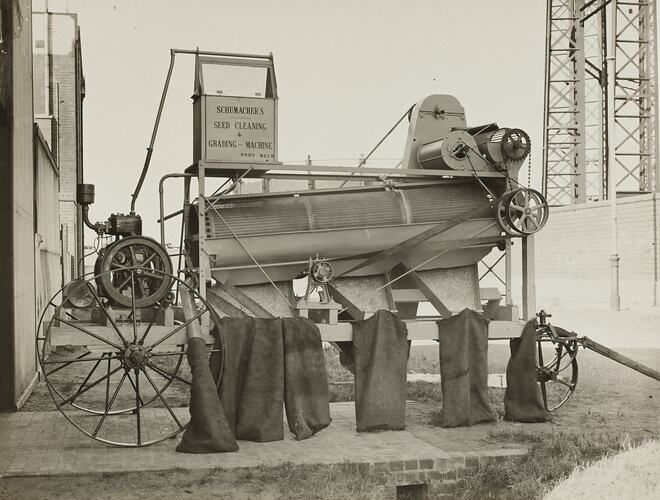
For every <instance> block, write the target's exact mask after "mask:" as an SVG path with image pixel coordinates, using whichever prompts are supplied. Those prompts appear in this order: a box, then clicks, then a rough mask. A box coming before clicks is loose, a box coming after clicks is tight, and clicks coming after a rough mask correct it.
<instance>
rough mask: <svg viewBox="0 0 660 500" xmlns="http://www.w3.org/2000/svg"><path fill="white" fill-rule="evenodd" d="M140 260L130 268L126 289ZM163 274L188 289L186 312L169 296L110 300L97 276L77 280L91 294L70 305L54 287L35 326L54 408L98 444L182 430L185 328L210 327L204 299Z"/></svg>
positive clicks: (143, 440) (144, 440)
mask: <svg viewBox="0 0 660 500" xmlns="http://www.w3.org/2000/svg"><path fill="white" fill-rule="evenodd" d="M139 269H140V268H139V267H129V268H127V269H125V270H124V272H126V273H127V275H128V277H129V279H130V282H131V288H132V289H134V288H135V283H136V281H137V280H138V279H139V274H138V271H139ZM152 272H153V273H155V274H162V280H164V281H167V282H168V283H171V284H175V283H176V282H178V285H179V287H180V288H181V289H186V290H188V291H189V292H190V294H191V295H192V297H193V299H194V301H193V302H194V304H195V307H194V309H193V313H192V317H186V318H180V317H178V320H177V316H178V315H177V314H173V313H174V309H173V307H172V304H171V302H172V298H173V297H172V295H171V294H167V295H165V296H164V297H162V298H161V299H160V300H159V301H158V302H156V303H155V304H153V305H151V306H149V307H138V306H137V300H136V299H135V298H134V299H133V300H131V305H130V307H128V308H124V309H121V308H118V307H112V306H110V305H109V304H110V303H111V301H108V300H107V299H103V298H101V296H99V294H98V290H97V289H96V288H95V285H96V283H97V282H98V279H99V278H100V277H102V275H101V276H95V277H91V278H89V279H86V280H79V285H80V284H81V283H83V284H84V286H85V287H86V288H87V290H88V291H89V293H90V294H91V295H92V296H93V298H94V303H93V304H92V305H91V306H90V307H88V308H86V309H74V308H71V307H70V302H69V301H67V300H66V297H63V294H62V290H60V291H59V292H58V293H57V294H56V295H55V296H54V297H53V298H52V299H51V300H50V302H49V303H48V306H47V307H46V309H45V311H44V312H43V313H42V315H41V319H40V321H39V325H38V329H37V354H38V358H39V364H40V367H41V371H42V373H43V376H44V380H45V383H46V386H47V388H48V390H49V392H50V395H51V397H52V399H53V401H54V403H55V406H56V407H57V409H58V410H59V411H60V412H61V413H62V414H63V415H64V416H65V417H66V418H67V420H69V422H71V423H72V424H73V425H74V426H75V427H77V428H78V429H79V430H80V431H81V432H83V433H84V434H86V435H87V436H89V437H91V438H92V439H95V440H97V441H100V442H102V443H107V444H112V445H117V446H125V447H136V446H147V445H150V444H154V443H158V442H160V441H163V440H166V439H169V438H172V437H174V436H176V435H177V434H179V433H180V432H181V431H183V430H184V429H185V425H184V424H185V421H186V420H187V418H188V411H187V407H188V397H189V394H190V386H191V384H192V379H191V374H190V369H189V367H188V364H187V360H186V359H185V354H186V351H185V345H186V328H187V327H188V325H190V324H192V323H193V322H199V323H200V326H201V325H209V326H212V324H213V323H212V322H213V318H214V315H213V313H212V310H211V306H210V305H209V304H208V303H207V302H206V301H205V300H204V299H203V298H202V297H201V296H200V295H199V294H198V293H197V292H196V291H195V290H194V289H192V288H191V287H190V286H189V285H188V284H186V283H184V282H183V281H181V280H179V279H178V278H176V277H174V276H172V275H169V274H166V273H164V272H162V271H160V270H158V269H153V270H152Z"/></svg>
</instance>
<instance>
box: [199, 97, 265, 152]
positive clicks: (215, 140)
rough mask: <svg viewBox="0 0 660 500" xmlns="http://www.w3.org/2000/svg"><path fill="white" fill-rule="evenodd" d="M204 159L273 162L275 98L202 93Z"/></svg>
mask: <svg viewBox="0 0 660 500" xmlns="http://www.w3.org/2000/svg"><path fill="white" fill-rule="evenodd" d="M205 126H206V144H205V148H204V149H205V151H206V155H205V157H206V160H216V161H227V162H244V163H247V162H249V163H273V162H274V161H275V102H274V101H273V100H271V99H258V98H252V97H224V96H206V123H205Z"/></svg>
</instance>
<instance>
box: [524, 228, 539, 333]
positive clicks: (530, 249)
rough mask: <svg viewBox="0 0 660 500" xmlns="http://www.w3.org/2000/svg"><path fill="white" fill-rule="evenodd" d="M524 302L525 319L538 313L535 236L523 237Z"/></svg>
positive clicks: (531, 317)
mask: <svg viewBox="0 0 660 500" xmlns="http://www.w3.org/2000/svg"><path fill="white" fill-rule="evenodd" d="M522 288H523V289H522V302H523V319H525V320H530V319H533V318H534V316H535V315H536V264H535V262H534V236H533V235H529V236H526V237H524V238H523V239H522Z"/></svg>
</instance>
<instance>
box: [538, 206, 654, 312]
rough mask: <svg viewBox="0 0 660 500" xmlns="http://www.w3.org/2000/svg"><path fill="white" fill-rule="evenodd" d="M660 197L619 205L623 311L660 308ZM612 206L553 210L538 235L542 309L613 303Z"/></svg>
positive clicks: (539, 288)
mask: <svg viewBox="0 0 660 500" xmlns="http://www.w3.org/2000/svg"><path fill="white" fill-rule="evenodd" d="M659 214H660V196H658V195H657V194H648V195H638V196H631V197H628V198H622V199H619V200H618V202H617V240H618V254H619V257H620V262H619V265H620V269H619V280H620V294H621V306H622V307H623V308H629V307H644V306H653V305H660V297H658V293H659V288H658V271H659V267H658V266H659V264H658V262H659V261H660V248H659V245H658V234H659V233H660V218H659ZM610 228H611V224H610V206H609V205H608V203H607V202H597V203H589V204H581V205H574V206H567V207H561V208H553V209H551V210H550V218H549V220H548V223H547V225H546V226H545V228H543V230H542V231H540V232H539V233H538V234H537V235H536V236H535V239H536V294H537V303H538V304H539V307H540V306H541V305H542V306H543V307H558V306H559V307H597V308H607V307H608V306H609V301H610V293H611V288H610V255H611V253H612V251H611V229H610Z"/></svg>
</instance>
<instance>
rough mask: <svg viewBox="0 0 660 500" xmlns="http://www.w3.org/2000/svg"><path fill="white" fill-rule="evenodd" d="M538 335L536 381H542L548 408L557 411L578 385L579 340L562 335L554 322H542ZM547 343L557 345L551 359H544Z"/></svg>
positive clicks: (543, 395)
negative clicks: (546, 323) (548, 323)
mask: <svg viewBox="0 0 660 500" xmlns="http://www.w3.org/2000/svg"><path fill="white" fill-rule="evenodd" d="M537 334H538V340H537V343H538V366H537V367H536V371H537V380H538V382H539V383H540V384H541V396H542V397H543V404H544V406H545V408H546V410H548V411H555V410H557V409H558V408H560V407H562V406H563V405H564V404H565V403H566V402H567V401H568V400H569V399H570V398H571V396H572V395H573V393H574V392H575V387H576V386H577V381H578V362H577V352H578V341H577V340H576V339H575V337H560V336H559V335H558V334H557V332H556V330H555V329H554V328H553V327H552V325H541V326H540V327H539V329H538V330H537ZM544 345H545V346H549V345H550V346H552V347H553V348H554V355H553V357H552V358H551V359H550V360H549V361H545V360H544V353H543V346H544Z"/></svg>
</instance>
